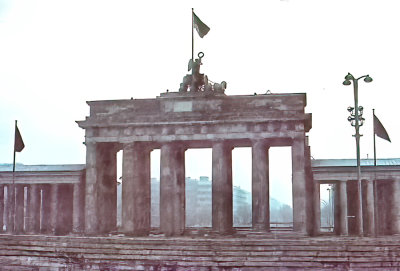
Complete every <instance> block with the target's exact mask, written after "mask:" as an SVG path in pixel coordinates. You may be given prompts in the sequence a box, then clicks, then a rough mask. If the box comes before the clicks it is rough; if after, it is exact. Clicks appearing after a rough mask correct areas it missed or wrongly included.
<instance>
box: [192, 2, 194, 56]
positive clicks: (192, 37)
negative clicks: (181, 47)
mask: <svg viewBox="0 0 400 271" xmlns="http://www.w3.org/2000/svg"><path fill="white" fill-rule="evenodd" d="M193 17H194V10H193V8H192V61H194V21H193V19H194V18H193Z"/></svg>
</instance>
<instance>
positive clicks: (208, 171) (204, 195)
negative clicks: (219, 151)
mask: <svg viewBox="0 0 400 271" xmlns="http://www.w3.org/2000/svg"><path fill="white" fill-rule="evenodd" d="M211 176H212V149H211V148H203V149H188V150H186V152H185V206H186V214H185V215H186V225H185V226H186V227H211V223H212V183H211Z"/></svg>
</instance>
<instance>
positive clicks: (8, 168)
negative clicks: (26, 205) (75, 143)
mask: <svg viewBox="0 0 400 271" xmlns="http://www.w3.org/2000/svg"><path fill="white" fill-rule="evenodd" d="M12 168H13V165H12V164H0V171H12ZM83 169H85V165H84V164H70V165H24V164H19V163H17V164H16V165H15V171H77V170H83Z"/></svg>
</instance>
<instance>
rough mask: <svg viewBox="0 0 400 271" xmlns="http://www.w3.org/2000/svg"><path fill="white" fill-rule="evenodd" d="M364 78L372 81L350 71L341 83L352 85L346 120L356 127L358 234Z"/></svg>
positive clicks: (360, 200)
mask: <svg viewBox="0 0 400 271" xmlns="http://www.w3.org/2000/svg"><path fill="white" fill-rule="evenodd" d="M362 78H364V82H366V83H370V82H372V78H371V77H369V75H363V76H361V77H359V78H357V79H356V78H354V76H353V75H352V74H351V73H348V74H347V75H346V76H345V78H344V79H345V80H344V82H343V85H345V86H348V85H351V82H353V87H354V107H350V106H349V107H348V108H347V110H348V111H349V112H350V117H348V118H347V120H348V121H349V122H350V124H351V126H354V127H355V129H356V134H355V135H354V137H355V138H356V151H357V186H358V198H359V202H358V204H359V208H358V210H357V212H358V214H357V217H358V221H359V222H358V225H357V226H358V232H359V234H360V235H363V212H362V191H361V166H360V137H361V135H360V126H362V125H363V124H364V121H365V119H364V118H363V117H362V115H363V110H364V109H363V107H362V106H358V80H360V79H362Z"/></svg>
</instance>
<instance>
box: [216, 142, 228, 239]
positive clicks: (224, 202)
mask: <svg viewBox="0 0 400 271" xmlns="http://www.w3.org/2000/svg"><path fill="white" fill-rule="evenodd" d="M232 207H233V204H232V147H231V146H230V145H229V144H227V143H225V142H216V143H214V145H213V148H212V227H213V230H214V231H216V232H218V233H220V234H230V233H232V232H233V208H232Z"/></svg>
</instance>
